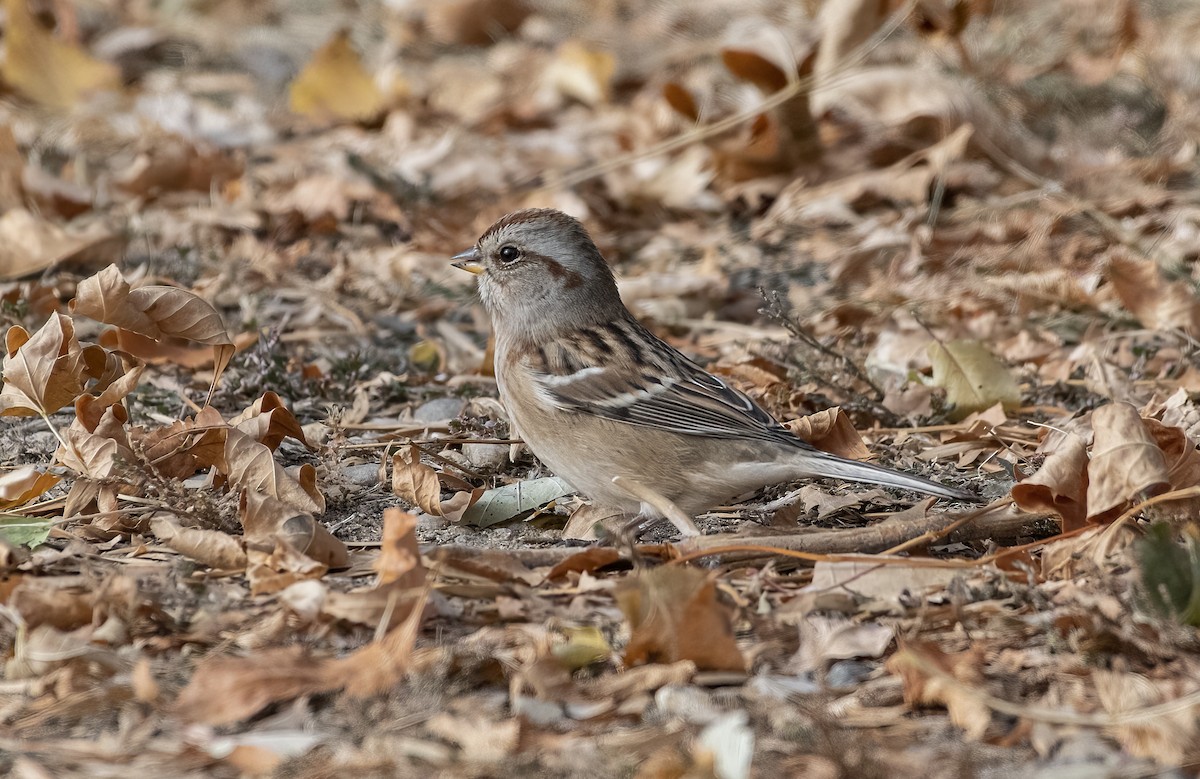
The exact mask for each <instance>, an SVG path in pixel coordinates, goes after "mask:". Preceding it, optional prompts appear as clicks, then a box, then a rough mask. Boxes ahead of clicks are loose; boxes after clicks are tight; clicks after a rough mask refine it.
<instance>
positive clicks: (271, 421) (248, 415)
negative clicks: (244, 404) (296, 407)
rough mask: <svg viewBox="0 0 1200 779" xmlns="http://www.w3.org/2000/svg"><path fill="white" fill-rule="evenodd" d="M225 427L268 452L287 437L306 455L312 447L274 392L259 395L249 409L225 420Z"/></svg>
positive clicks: (298, 421) (276, 447)
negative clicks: (235, 429)
mask: <svg viewBox="0 0 1200 779" xmlns="http://www.w3.org/2000/svg"><path fill="white" fill-rule="evenodd" d="M229 424H230V426H231V427H236V428H237V429H239V430H241V431H242V432H243V433H246V434H247V435H249V436H250V437H251V438H253V439H254V440H255V441H258V442H259V443H260V444H263V445H264V446H266V447H267V448H269V449H270V450H271V451H275V450H276V449H278V448H279V444H280V443H282V442H283V439H284V438H287V437H288V436H291V437H292V438H294V439H295V440H297V441H299V442H300V443H302V444H304V446H305V447H307V448H308V450H309V451H312V450H313V446H312V444H310V443H309V442H308V439H307V438H305V436H304V430H303V428H301V427H300V420H298V419H296V417H295V415H294V414H292V412H291V411H289V410H288V408H287V406H285V405H284V404H283V401H282V400H281V399H280V397H279V396H278V395H276V394H275V393H274V392H265V393H263V395H262V397H260V398H259V399H258V400H256V401H254V403H253V404H252V405H251V406H250V407H249V408H247V409H246V410H245V411H243V412H242V413H241V414H238V415H237V416H236V417H234V418H233V419H231V420H229Z"/></svg>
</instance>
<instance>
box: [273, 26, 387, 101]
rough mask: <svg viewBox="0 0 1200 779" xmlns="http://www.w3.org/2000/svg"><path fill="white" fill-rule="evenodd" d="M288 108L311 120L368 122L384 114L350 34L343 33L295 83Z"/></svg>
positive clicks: (341, 32) (318, 55)
mask: <svg viewBox="0 0 1200 779" xmlns="http://www.w3.org/2000/svg"><path fill="white" fill-rule="evenodd" d="M288 106H289V107H290V108H291V109H292V111H294V112H296V113H298V114H300V115H301V116H307V117H309V118H310V119H318V120H331V119H332V120H340V121H351V122H365V121H369V120H371V119H374V118H375V117H377V116H378V115H379V114H380V113H381V112H382V111H383V108H384V101H383V93H382V92H380V90H379V87H378V86H377V85H376V84H375V79H374V78H372V76H371V74H370V73H368V72H367V69H366V68H364V67H363V64H362V60H361V59H360V58H359V56H358V52H357V51H355V50H354V46H353V45H352V44H351V43H350V35H349V33H348V32H346V31H345V30H340V31H339V32H337V33H336V34H335V35H334V36H333V38H331V39H330V41H329V42H328V43H326V44H325V45H324V46H322V47H321V48H320V49H318V50H317V53H316V54H314V55H313V58H312V60H311V61H309V63H308V65H306V66H305V67H304V70H302V71H300V75H298V76H297V77H296V80H295V81H293V82H292V86H291V89H290V90H289V92H288Z"/></svg>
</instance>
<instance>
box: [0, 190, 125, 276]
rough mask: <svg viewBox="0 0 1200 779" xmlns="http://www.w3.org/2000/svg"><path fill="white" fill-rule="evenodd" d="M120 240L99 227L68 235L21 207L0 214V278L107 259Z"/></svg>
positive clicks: (117, 249) (119, 245) (117, 246)
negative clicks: (64, 264)
mask: <svg viewBox="0 0 1200 779" xmlns="http://www.w3.org/2000/svg"><path fill="white" fill-rule="evenodd" d="M123 243H124V241H123V239H122V238H121V237H120V236H115V235H113V234H112V233H110V232H108V230H106V229H104V228H102V227H98V226H97V227H93V228H91V229H89V230H87V231H85V232H82V233H79V234H69V233H67V232H66V231H65V230H63V229H62V228H60V227H58V226H57V225H55V224H54V223H52V222H49V221H47V220H45V219H43V218H41V217H39V216H36V215H34V214H31V213H30V212H29V211H26V210H25V209H23V208H12V209H9V210H7V211H5V212H4V214H3V216H0V281H6V280H8V279H17V278H21V277H22V276H29V275H31V274H34V273H38V272H39V271H42V270H45V269H46V268H49V267H52V266H54V265H58V264H60V263H67V262H75V261H78V260H80V259H81V258H83V257H85V256H86V257H87V258H88V259H93V258H94V257H96V256H100V257H105V258H111V257H112V256H113V254H114V253H116V252H118V251H119V250H120V248H121V246H122V244H123Z"/></svg>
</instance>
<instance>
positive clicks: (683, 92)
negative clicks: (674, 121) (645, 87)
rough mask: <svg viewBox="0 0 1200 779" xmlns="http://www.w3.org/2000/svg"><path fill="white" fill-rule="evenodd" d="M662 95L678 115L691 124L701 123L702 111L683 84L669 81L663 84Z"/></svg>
mask: <svg viewBox="0 0 1200 779" xmlns="http://www.w3.org/2000/svg"><path fill="white" fill-rule="evenodd" d="M662 94H663V99H664V100H666V101H667V104H668V105H670V106H671V108H673V109H675V112H676V113H677V114H679V115H681V116H682V117H684V118H685V119H687V120H688V121H690V122H698V121H700V109H699V108H698V107H697V106H696V99H695V98H694V97H692V93H691V92H689V91H687V89H685V88H684V87H683V86H682V85H681V84H679V83H678V82H675V81H668V82H667V83H666V84H663V88H662Z"/></svg>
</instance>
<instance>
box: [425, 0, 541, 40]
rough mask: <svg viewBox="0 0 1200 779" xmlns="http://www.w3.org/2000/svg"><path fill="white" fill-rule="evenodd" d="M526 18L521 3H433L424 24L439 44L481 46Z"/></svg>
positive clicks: (489, 0)
mask: <svg viewBox="0 0 1200 779" xmlns="http://www.w3.org/2000/svg"><path fill="white" fill-rule="evenodd" d="M529 14H530V8H529V4H528V3H526V2H525V1H524V0H434V2H432V3H430V4H429V8H428V10H427V12H426V24H427V25H428V26H429V31H430V32H431V33H432V34H433V38H434V40H436V41H438V42H440V43H466V44H469V45H473V46H484V45H487V44H489V43H492V42H493V41H494V40H495V35H496V33H497V32H502V33H506V32H512V31H514V30H516V29H517V28H518V27H520V26H521V23H522V22H523V21H525V19H526V18H527V17H528V16H529Z"/></svg>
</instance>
